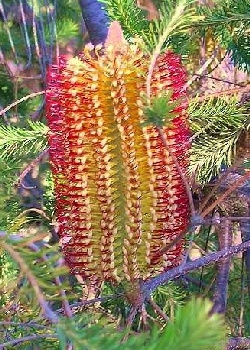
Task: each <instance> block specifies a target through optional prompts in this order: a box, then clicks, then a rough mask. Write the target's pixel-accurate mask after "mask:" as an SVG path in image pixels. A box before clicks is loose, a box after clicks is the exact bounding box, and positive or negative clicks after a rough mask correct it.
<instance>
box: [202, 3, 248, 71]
mask: <svg viewBox="0 0 250 350" xmlns="http://www.w3.org/2000/svg"><path fill="white" fill-rule="evenodd" d="M198 10H199V13H200V14H201V15H203V16H204V20H203V21H202V22H201V23H199V24H198V25H199V26H201V27H203V28H207V27H210V29H212V32H213V36H214V38H215V39H217V40H218V42H219V43H220V45H221V46H222V47H223V48H226V49H227V51H228V53H230V54H231V55H232V58H233V60H234V63H235V65H236V66H238V67H239V68H240V69H243V70H246V71H248V72H249V71H250V53H249V52H250V36H249V31H250V16H249V1H248V0H241V1H233V0H227V1H224V0H219V1H217V2H216V3H215V6H211V7H209V6H200V7H198Z"/></svg>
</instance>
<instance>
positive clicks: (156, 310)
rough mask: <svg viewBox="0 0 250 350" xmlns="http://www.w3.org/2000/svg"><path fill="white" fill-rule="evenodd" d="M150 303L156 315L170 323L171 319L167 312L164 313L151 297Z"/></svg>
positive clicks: (148, 299)
mask: <svg viewBox="0 0 250 350" xmlns="http://www.w3.org/2000/svg"><path fill="white" fill-rule="evenodd" d="M147 301H148V303H149V304H150V305H151V306H152V308H153V309H154V311H155V313H156V314H158V315H159V316H161V318H162V319H163V320H164V321H166V322H168V321H169V317H168V316H167V315H166V314H165V312H163V311H162V309H161V308H160V306H159V305H157V304H156V302H155V301H154V300H153V299H152V298H151V297H150V298H147Z"/></svg>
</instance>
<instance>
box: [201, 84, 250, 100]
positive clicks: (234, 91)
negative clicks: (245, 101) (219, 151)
mask: <svg viewBox="0 0 250 350" xmlns="http://www.w3.org/2000/svg"><path fill="white" fill-rule="evenodd" d="M247 91H249V84H248V85H247V86H245V87H240V88H235V89H228V90H223V91H217V92H214V93H212V94H207V95H204V96H200V97H198V98H197V101H198V102H203V101H206V100H207V99H211V98H215V97H220V96H225V95H233V94H238V93H241V94H243V93H244V92H247Z"/></svg>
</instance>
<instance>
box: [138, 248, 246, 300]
mask: <svg viewBox="0 0 250 350" xmlns="http://www.w3.org/2000/svg"><path fill="white" fill-rule="evenodd" d="M249 248H250V241H247V242H244V243H241V244H238V245H236V246H232V247H230V248H225V249H222V250H220V251H218V252H216V253H211V254H208V255H206V256H204V257H202V258H199V259H196V260H194V261H191V262H188V263H186V264H183V265H180V266H178V267H175V268H173V269H171V270H169V271H166V272H163V273H161V274H160V275H158V276H156V277H153V278H152V279H150V280H149V281H146V282H144V283H143V284H142V286H141V288H142V292H143V293H144V295H145V297H146V298H147V297H149V296H150V294H151V293H152V292H153V291H154V290H155V289H156V288H158V287H159V286H161V285H162V284H165V283H167V282H169V281H170V280H173V279H176V278H178V277H180V276H182V275H185V274H187V273H188V272H191V271H193V270H197V269H199V268H201V267H204V266H207V265H210V264H212V263H215V262H217V261H219V260H221V259H225V258H228V257H230V256H232V255H235V254H238V253H239V252H243V251H246V250H247V249H249Z"/></svg>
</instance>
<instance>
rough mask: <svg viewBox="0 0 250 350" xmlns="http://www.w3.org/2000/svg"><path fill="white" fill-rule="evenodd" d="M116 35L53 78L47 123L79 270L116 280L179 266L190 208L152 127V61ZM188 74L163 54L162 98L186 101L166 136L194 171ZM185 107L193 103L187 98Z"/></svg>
mask: <svg viewBox="0 0 250 350" xmlns="http://www.w3.org/2000/svg"><path fill="white" fill-rule="evenodd" d="M112 40H113V39H112V38H110V36H109V38H108V40H107V42H106V44H105V46H103V47H96V48H95V51H94V53H93V52H91V51H90V50H88V49H86V50H85V51H84V53H83V54H82V55H80V56H79V57H76V58H72V59H69V60H68V61H66V60H64V59H63V58H61V59H60V62H59V64H58V65H57V66H52V67H51V68H50V71H49V72H48V86H47V93H46V102H47V103H46V104H47V119H48V123H49V128H50V133H49V144H50V160H51V164H52V172H53V175H54V180H55V195H56V212H57V220H58V223H59V236H60V238H61V244H62V247H63V252H64V255H65V260H66V262H67V264H68V265H69V267H70V268H71V271H72V273H74V274H80V275H82V276H83V277H85V278H91V277H95V278H99V279H100V280H110V281H113V282H117V283H118V282H120V281H124V280H127V281H135V280H138V279H146V278H148V277H150V276H152V275H154V274H156V273H158V272H160V271H163V270H164V269H167V268H170V267H173V266H176V265H178V264H179V263H180V261H181V259H182V246H183V242H180V243H178V244H177V245H176V246H174V247H172V248H171V250H169V251H167V252H166V253H165V254H163V253H160V252H161V251H162V250H164V247H165V246H166V245H167V244H168V243H170V242H171V241H173V240H174V239H175V238H176V236H177V235H179V234H180V233H181V232H183V230H185V228H186V226H187V224H188V221H189V205H188V197H187V194H186V191H185V187H184V185H183V183H182V180H181V176H180V174H179V173H178V171H177V169H176V165H175V163H174V161H173V159H172V158H171V156H170V154H169V153H168V151H167V150H166V148H165V147H164V145H163V141H162V139H161V138H160V136H159V132H158V131H157V129H156V128H155V127H154V125H145V124H144V122H145V115H144V110H143V91H144V89H145V81H146V75H147V67H148V62H149V58H148V56H147V55H144V54H143V52H142V51H141V50H140V49H139V48H138V46H137V45H135V44H133V45H131V44H128V43H126V42H124V41H120V42H119V44H115V43H114V40H113V41H112ZM185 82H186V72H185V70H184V68H183V67H182V65H181V62H180V58H179V57H178V56H177V55H175V54H174V53H173V52H170V51H169V52H166V53H165V54H162V55H160V56H159V58H158V60H157V63H156V67H155V70H154V73H153V77H152V84H151V87H152V96H157V94H159V93H160V92H162V91H168V90H170V89H171V91H172V97H171V98H172V100H173V101H175V100H179V99H180V98H182V100H181V102H180V104H178V107H175V108H174V112H175V117H174V118H173V119H172V121H171V123H169V124H168V125H166V126H165V127H164V128H163V130H164V133H165V135H166V139H167V143H168V146H169V147H170V148H171V151H172V152H173V154H174V155H175V156H176V157H177V159H178V161H179V164H180V165H181V167H182V169H183V172H185V169H186V166H187V161H186V158H187V150H188V147H187V144H188V126H187V115H186V102H185V99H184V100H183V97H185V92H183V90H182V89H183V86H184V85H185ZM183 101H184V102H183Z"/></svg>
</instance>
